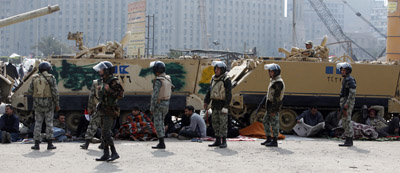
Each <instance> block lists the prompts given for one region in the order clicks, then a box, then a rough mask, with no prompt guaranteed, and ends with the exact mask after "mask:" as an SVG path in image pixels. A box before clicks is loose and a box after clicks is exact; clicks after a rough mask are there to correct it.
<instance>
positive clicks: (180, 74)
mask: <svg viewBox="0 0 400 173" xmlns="http://www.w3.org/2000/svg"><path fill="white" fill-rule="evenodd" d="M165 67H166V72H165V73H166V74H167V75H170V76H171V80H172V84H173V85H174V86H175V91H179V90H180V89H182V88H183V87H184V86H185V84H186V83H185V77H186V76H185V75H186V71H185V70H184V69H183V66H182V65H180V64H178V63H173V62H172V63H168V64H165ZM151 74H153V69H152V68H151V67H149V68H143V69H141V70H140V72H139V76H140V77H146V76H148V75H151Z"/></svg>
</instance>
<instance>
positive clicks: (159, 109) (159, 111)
mask: <svg viewBox="0 0 400 173" xmlns="http://www.w3.org/2000/svg"><path fill="white" fill-rule="evenodd" d="M168 102H169V101H168ZM167 105H168V106H167ZM167 105H164V104H160V105H158V106H156V107H155V109H154V112H153V118H154V127H155V129H156V132H157V137H158V138H163V137H165V127H164V119H165V116H166V115H167V113H168V109H169V103H168V104H167Z"/></svg>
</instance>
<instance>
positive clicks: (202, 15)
mask: <svg viewBox="0 0 400 173" xmlns="http://www.w3.org/2000/svg"><path fill="white" fill-rule="evenodd" d="M199 16H200V28H201V46H202V48H203V49H208V43H207V21H206V10H205V0H199Z"/></svg>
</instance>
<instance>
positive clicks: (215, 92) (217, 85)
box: [210, 74, 229, 100]
mask: <svg viewBox="0 0 400 173" xmlns="http://www.w3.org/2000/svg"><path fill="white" fill-rule="evenodd" d="M226 79H229V76H228V75H227V74H223V75H221V76H219V77H215V75H214V76H213V77H212V81H211V93H210V98H211V99H212V100H225V97H226V96H225V86H224V84H225V80H226Z"/></svg>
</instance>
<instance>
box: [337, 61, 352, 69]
mask: <svg viewBox="0 0 400 173" xmlns="http://www.w3.org/2000/svg"><path fill="white" fill-rule="evenodd" d="M336 68H337V69H339V70H340V69H341V68H351V65H350V64H349V63H347V62H341V63H338V64H336Z"/></svg>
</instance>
